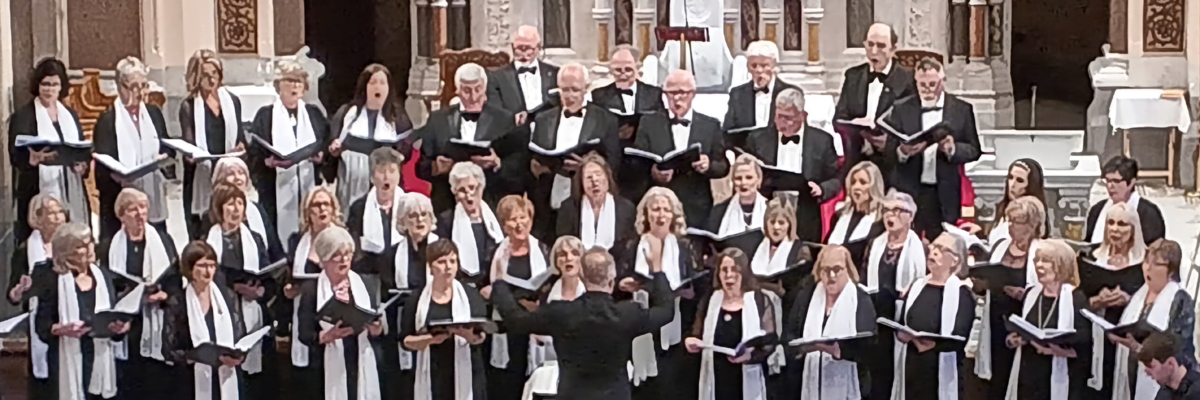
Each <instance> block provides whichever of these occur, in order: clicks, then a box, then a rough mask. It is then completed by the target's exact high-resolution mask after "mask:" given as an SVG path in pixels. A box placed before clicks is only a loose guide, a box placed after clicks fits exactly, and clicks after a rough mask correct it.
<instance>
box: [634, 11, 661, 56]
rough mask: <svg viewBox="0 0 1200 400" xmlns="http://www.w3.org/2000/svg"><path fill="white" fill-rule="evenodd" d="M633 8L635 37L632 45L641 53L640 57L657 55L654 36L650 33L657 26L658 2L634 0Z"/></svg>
mask: <svg viewBox="0 0 1200 400" xmlns="http://www.w3.org/2000/svg"><path fill="white" fill-rule="evenodd" d="M636 1H637V2H636V3H634V8H633V26H634V27H636V29H635V30H636V32H637V36H636V37H635V38H634V45H635V46H637V48H638V50H639V51H641V53H642V55H641V57H642V58H643V59H644V58H645V57H646V56H648V55H651V54H655V53H657V50H658V45H657V41H655V39H654V36H652V35H651V33H652V32H653V31H654V27H655V26H657V22H656V20H655V14H656V13H657V10H656V7H657V6H658V2H657V1H655V0H636Z"/></svg>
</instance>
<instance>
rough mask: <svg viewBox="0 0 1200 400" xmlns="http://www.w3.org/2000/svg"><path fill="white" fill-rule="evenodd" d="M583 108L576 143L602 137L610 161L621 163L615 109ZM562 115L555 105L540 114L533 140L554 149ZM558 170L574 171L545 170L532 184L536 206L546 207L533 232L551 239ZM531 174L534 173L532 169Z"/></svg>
mask: <svg viewBox="0 0 1200 400" xmlns="http://www.w3.org/2000/svg"><path fill="white" fill-rule="evenodd" d="M583 112H584V116H583V125H582V126H581V127H580V129H579V139H578V140H577V141H576V142H575V144H579V143H583V142H586V141H588V140H592V139H600V144H601V145H602V146H603V147H604V153H605V158H606V160H607V161H608V165H610V166H612V165H621V157H622V153H621V145H620V142H619V139H618V138H617V127H618V125H619V122H618V121H617V117H616V115H613V113H611V112H609V111H608V110H606V109H604V108H603V107H600V106H597V105H593V104H589V105H586V106H584V108H583ZM562 118H563V109H562V107H554V108H551V109H548V110H546V112H543V113H540V114H538V115H537V117H536V122H537V124H536V127H535V128H536V129H534V132H533V137H532V138H531V139H530V141H531V142H532V143H536V144H537V145H538V146H540V147H541V148H543V149H554V148H555V145H556V144H557V142H558V128H559V123H560V122H561V121H562ZM531 157H532V155H531ZM559 172H562V174H563V175H564V176H567V177H573V176H574V174H572V173H569V172H567V171H565V170H563V171H551V173H548V174H543V175H542V176H539V177H535V178H532V180H531V182H535V184H534V186H533V187H532V188H531V192H532V196H533V203H534V205H535V206H536V207H537V209H539V210H543V212H539V213H537V215H536V216H535V220H536V228H535V232H534V233H536V234H537V236H538V237H541V238H543V239H546V240H547V241H550V240H551V238H553V237H554V236H553V232H554V220H555V217H554V213H553V210H552V209H551V206H550V192H551V191H553V188H554V177H555V176H556V175H557V174H558V173H559ZM530 176H532V173H531V175H530Z"/></svg>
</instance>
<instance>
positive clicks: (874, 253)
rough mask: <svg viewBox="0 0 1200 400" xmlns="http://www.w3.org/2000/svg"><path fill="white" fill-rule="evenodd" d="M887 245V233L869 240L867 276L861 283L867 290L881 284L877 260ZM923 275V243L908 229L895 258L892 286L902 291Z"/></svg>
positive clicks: (876, 288)
mask: <svg viewBox="0 0 1200 400" xmlns="http://www.w3.org/2000/svg"><path fill="white" fill-rule="evenodd" d="M887 246H888V235H887V234H886V233H885V234H882V235H879V237H877V238H875V240H874V241H873V242H871V252H870V256H869V257H868V258H867V276H866V279H865V282H864V283H863V285H864V286H866V287H867V291H870V292H874V291H876V290H879V288H880V287H881V286H882V285H881V284H880V282H879V262H880V260H882V259H883V252H884V250H887ZM924 275H925V244H924V243H921V237H920V236H917V234H916V232H913V231H912V230H911V229H910V230H909V231H908V237H907V238H906V239H904V248H903V249H901V250H900V257H899V259H897V260H896V282H895V284H894V286H892V288H894V289H896V291H897V292H899V291H902V290H904V288H907V287H908V285H909V284H911V283H912V281H914V280H916V279H917V277H921V276H924ZM885 317H888V318H898V317H896V316H885Z"/></svg>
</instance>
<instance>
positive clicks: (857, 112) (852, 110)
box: [833, 59, 917, 179]
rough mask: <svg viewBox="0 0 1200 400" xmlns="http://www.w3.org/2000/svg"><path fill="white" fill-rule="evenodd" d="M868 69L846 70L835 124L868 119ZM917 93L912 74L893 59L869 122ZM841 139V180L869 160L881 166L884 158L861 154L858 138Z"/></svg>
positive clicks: (866, 66) (877, 153) (874, 153)
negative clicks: (898, 102)
mask: <svg viewBox="0 0 1200 400" xmlns="http://www.w3.org/2000/svg"><path fill="white" fill-rule="evenodd" d="M870 71H871V66H870V64H867V63H863V64H860V65H858V66H855V67H852V68H850V69H847V70H846V74H845V79H844V80H843V81H842V92H841V93H842V94H841V96H839V97H838V102H837V107H836V108H835V111H834V114H833V118H834V120H852V119H855V118H860V117H865V116H867V87H868V85H870V83H871V80H870V79H871V78H870ZM916 93H917V89H916V84H915V81H914V80H913V73H912V72H911V71H909V70H907V69H904V68H902V67H900V60H897V59H892V70H891V71H888V74H887V78H886V79H884V81H883V92H882V93H880V94H879V104H878V107H876V108H875V115H872V116H871V117H872V118H878V117H879V116H880V115H883V113H884V112H886V111H887V110H888V109H889V108H891V107H892V104H893V103H895V102H896V99H902V98H905V97H908V96H912V95H915V94H916ZM850 133H852V134H847V135H845V136H844V142H845V144H844V146H843V147H844V148H845V154H846V161H845V163H844V164H843V167H842V174H843V176H842V178H843V179H844V178H845V176H844V174H845V173H847V172H849V170H850V168H853V167H854V165H856V164H858V163H859V162H862V161H864V160H868V161H871V162H874V163H876V164H877V165H878V164H882V163H883V162H884V161H885V160H886V158H885V157H882V154H880V153H881V152H880V151H871V153H872V154H871V155H870V156H867V155H864V154H863V146H864V145H865V142H864V140H863V138H862V136H861V135H860V134H858V133H857V131H856V132H850ZM878 166H879V168H880V169H881V170H884V171H886V170H888V169H891V168H892V166H884V165H878Z"/></svg>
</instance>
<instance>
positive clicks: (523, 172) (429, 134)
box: [417, 102, 529, 213]
mask: <svg viewBox="0 0 1200 400" xmlns="http://www.w3.org/2000/svg"><path fill="white" fill-rule="evenodd" d="M462 129H463V117H462V108H461V106H458V105H456V106H452V107H450V108H444V109H441V110H438V111H434V112H433V113H432V114H430V115H429V121H428V122H427V123H426V124H425V126H424V127H422V128H421V129H420V130H419V131H418V135H419V136H418V137H419V138H421V139H422V143H421V159H420V160H419V161H417V177H418V178H421V179H423V180H425V181H428V182H429V183H430V186H431V187H430V200H431V201H432V203H433V209H434V212H437V213H441V212H442V211H446V210H450V209H453V208H454V193H451V191H450V178H449V173H447V174H444V175H438V176H433V162H434V160H437V157H438V156H439V155H443V154H445V150H444V149H445V148H446V145H447V144H448V143H449V141H450V139H451V138H462V137H463V133H462ZM525 132H527V130H520V129H517V127H516V123H515V122H514V121H513V113H512V112H509V111H505V110H504V109H502V108H500V107H499V106H495V105H493V104H492V103H490V102H489V103H488V104H485V105H484V106H483V110H482V111H481V112H480V113H479V121H478V122H477V123H476V128H475V133H474V140H476V141H481V140H486V141H492V142H493V145H495V144H496V142H497V141H498V140H499V139H501V138H504V139H505V140H504V141H503V142H505V143H506V145H504V146H501V150H499V151H496V155H497V156H499V157H500V169H499V170H496V171H493V170H492V169H484V170H483V173H484V176H485V178H487V188H485V189H484V192H483V198H484V200H485V201H487V202H488V203H489V204H496V202H497V201H499V200H500V198H501V197H504V196H505V195H508V194H521V193H524V191H525V183H526V177H527V176H528V175H529V159H528V151H527V150H526V149H527V148H526V147H524V146H525V143H528V142H529V139H528V137H520V136H524V135H526V133H525ZM513 135H516V136H513ZM518 145H519V146H518ZM505 147H508V148H507V149H506V148H505Z"/></svg>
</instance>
